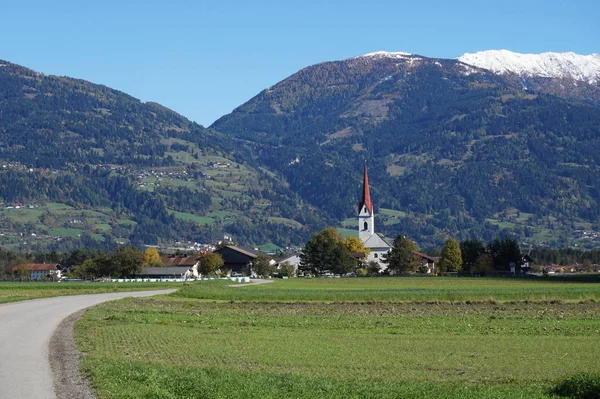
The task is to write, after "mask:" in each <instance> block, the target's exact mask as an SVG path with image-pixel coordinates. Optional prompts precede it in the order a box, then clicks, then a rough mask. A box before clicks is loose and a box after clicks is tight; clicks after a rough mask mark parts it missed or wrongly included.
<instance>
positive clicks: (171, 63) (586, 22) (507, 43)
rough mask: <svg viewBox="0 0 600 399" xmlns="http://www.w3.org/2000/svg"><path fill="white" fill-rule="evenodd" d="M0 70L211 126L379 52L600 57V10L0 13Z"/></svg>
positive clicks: (587, 5) (240, 7)
mask: <svg viewBox="0 0 600 399" xmlns="http://www.w3.org/2000/svg"><path fill="white" fill-rule="evenodd" d="M2 3H3V4H2V5H1V7H0V13H1V14H0V15H1V16H2V23H1V24H0V38H1V40H0V59H4V60H7V61H10V62H14V63H17V64H21V65H23V66H26V67H29V68H32V69H34V70H36V71H39V72H44V73H47V74H55V75H63V76H72V77H76V78H81V79H86V80H89V81H91V82H94V83H100V84H105V85H107V86H110V87H113V88H115V89H118V90H122V91H124V92H126V93H129V94H131V95H133V96H135V97H137V98H140V99H141V100H143V101H156V102H158V103H161V104H163V105H165V106H167V107H169V108H171V109H173V110H175V111H177V112H179V113H181V114H183V115H184V116H186V117H188V118H190V119H192V120H194V121H196V122H198V123H201V124H203V125H205V126H208V125H210V124H211V123H212V122H213V121H214V120H216V119H217V118H219V117H220V116H222V115H224V114H226V113H229V112H231V111H232V110H233V109H234V108H235V107H236V106H238V105H240V104H242V103H244V102H245V101H247V100H249V99H250V98H251V97H253V96H254V95H256V94H257V93H259V92H260V91H261V90H263V89H265V88H267V87H269V86H271V85H273V84H275V83H277V82H279V81H280V80H282V79H285V78H286V77H287V76H289V75H291V74H293V73H294V72H297V71H298V70H299V69H301V68H304V67H306V66H309V65H312V64H315V63H318V62H323V61H330V60H340V59H345V58H349V57H353V56H356V55H360V54H365V53H369V52H373V51H378V50H386V51H406V52H410V53H415V54H420V55H424V56H430V57H443V58H455V57H458V56H459V55H461V54H462V53H465V52H475V51H479V50H487V49H508V50H512V51H516V52H523V53H539V52H545V51H561V52H562V51H574V52H576V53H579V54H590V53H600V48H599V47H600V22H598V17H599V16H600V2H598V1H596V0H593V1H592V0H578V1H575V0H572V1H566V0H562V1H560V0H556V1H554V0H546V1H538V0H521V1H513V0H503V1H493V2H492V1H486V0H479V1H459V0H455V1H449V0H447V1H437V0H431V1H427V0H421V1H410V2H407V1H400V0H396V1H378V0H372V1H369V2H366V1H354V0H344V1H338V0H336V1H326V0H321V1H315V0H305V1H264V0H257V1H231V0H219V1H214V0H206V1H203V0H198V1H191V0H189V1H188V0H171V1H153V0H147V1H138V0H133V1H130V0H121V1H114V0H104V1H102V2H95V3H93V4H91V3H90V4H87V3H88V2H87V1H81V0H78V1H74V0H73V1H71V0H68V1H67V0H62V1H61V0H56V1H52V2H50V1H47V0H44V1H39V0H29V1H10V2H9V1H6V0H4V1H2Z"/></svg>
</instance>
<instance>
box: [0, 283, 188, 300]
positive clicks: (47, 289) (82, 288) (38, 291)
mask: <svg viewBox="0 0 600 399" xmlns="http://www.w3.org/2000/svg"><path fill="white" fill-rule="evenodd" d="M179 287H181V283H161V284H160V285H157V283H141V282H140V283H100V282H60V283H56V282H48V283H37V282H27V283H21V282H0V303H6V302H16V301H23V300H26V299H37V298H48V297H54V296H63V295H83V294H102V293H105V292H123V291H145V290H156V289H162V288H179Z"/></svg>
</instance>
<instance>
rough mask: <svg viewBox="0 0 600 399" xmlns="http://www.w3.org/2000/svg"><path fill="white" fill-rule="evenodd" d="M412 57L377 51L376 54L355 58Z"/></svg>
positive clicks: (398, 52) (404, 54) (399, 53)
mask: <svg viewBox="0 0 600 399" xmlns="http://www.w3.org/2000/svg"><path fill="white" fill-rule="evenodd" d="M410 56H412V54H411V53H404V52H401V51H397V52H388V51H375V52H374V53H369V54H364V55H359V56H358V57H354V58H406V57H410Z"/></svg>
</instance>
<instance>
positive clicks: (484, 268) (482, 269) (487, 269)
mask: <svg viewBox="0 0 600 399" xmlns="http://www.w3.org/2000/svg"><path fill="white" fill-rule="evenodd" d="M493 271H494V259H492V257H491V256H490V255H488V254H486V253H483V254H481V255H479V257H477V260H476V261H475V266H474V268H473V269H472V273H477V274H483V275H485V274H488V273H491V272H493Z"/></svg>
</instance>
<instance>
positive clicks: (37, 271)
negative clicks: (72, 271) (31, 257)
mask: <svg viewBox="0 0 600 399" xmlns="http://www.w3.org/2000/svg"><path fill="white" fill-rule="evenodd" d="M11 270H12V272H13V274H18V272H19V270H25V271H27V272H29V276H28V278H29V279H30V280H44V279H47V278H56V279H60V278H61V277H62V272H61V270H60V269H59V268H58V263H28V264H23V265H18V266H15V267H13V268H12V269H11Z"/></svg>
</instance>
